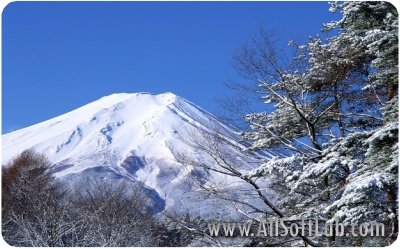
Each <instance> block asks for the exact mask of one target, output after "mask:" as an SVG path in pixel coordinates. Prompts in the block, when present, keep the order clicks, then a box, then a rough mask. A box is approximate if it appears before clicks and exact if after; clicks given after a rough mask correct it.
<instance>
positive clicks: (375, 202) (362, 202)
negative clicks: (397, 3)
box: [2, 2, 398, 246]
mask: <svg viewBox="0 0 400 249" xmlns="http://www.w3.org/2000/svg"><path fill="white" fill-rule="evenodd" d="M329 10H330V11H332V12H340V13H341V19H340V20H338V21H333V22H330V23H327V24H323V32H322V33H321V34H320V35H317V36H315V37H310V38H309V39H308V42H306V43H305V44H302V43H300V44H299V43H298V42H295V41H290V42H289V43H288V44H287V47H285V49H281V46H280V45H279V44H277V42H276V39H274V37H273V36H272V35H271V34H269V33H268V32H266V31H265V30H263V29H261V30H260V32H259V33H258V34H257V35H255V36H254V37H252V38H251V39H250V40H249V41H248V42H247V43H245V44H244V45H243V46H242V47H240V49H239V50H238V52H237V54H236V55H235V56H234V65H235V69H237V71H238V73H239V74H240V75H241V76H243V82H240V83H234V84H231V85H230V86H231V87H232V88H234V89H236V90H238V91H239V92H241V93H243V96H252V97H249V98H252V100H254V99H256V100H258V101H260V103H259V104H262V105H264V106H265V111H264V112H253V111H249V110H248V109H246V110H245V109H241V110H238V109H236V108H233V107H237V106H239V107H240V106H242V107H244V106H245V105H242V104H243V103H242V102H240V103H238V102H236V103H235V102H232V103H231V104H228V105H229V106H231V107H232V108H231V109H230V110H228V111H232V113H230V119H234V118H237V119H242V120H244V121H245V124H246V125H244V126H243V129H242V130H241V131H240V132H238V134H237V137H239V138H240V142H239V143H240V146H235V145H234V144H233V143H232V140H229V141H228V140H227V139H226V138H225V136H224V135H222V134H219V132H218V131H214V132H212V133H209V132H208V131H204V132H199V131H196V132H193V134H192V136H190V138H189V139H185V141H184V142H185V143H186V144H187V145H188V146H191V147H193V148H194V149H195V150H198V151H199V150H200V151H203V152H205V154H207V155H209V160H208V161H207V162H211V163H208V164H205V163H204V162H198V161H196V159H195V158H194V157H190V156H188V155H185V154H184V153H180V152H179V151H173V152H174V154H175V157H176V159H177V160H178V161H179V162H181V163H182V164H185V165H190V166H193V167H198V168H200V169H201V170H207V171H213V172H214V173H216V174H221V175H225V176H228V177H230V179H234V180H235V181H238V182H242V183H243V184H244V185H245V186H247V188H246V191H243V192H242V195H241V196H238V195H237V194H235V195H233V194H232V193H231V192H229V191H224V189H223V188H218V187H217V186H218V185H217V184H213V183H212V181H213V179H212V178H210V179H208V180H209V183H207V184H204V182H205V179H201V183H200V184H199V187H200V191H204V192H205V193H207V194H208V195H209V196H212V198H218V199H223V200H225V201H227V202H230V203H231V204H232V206H233V207H234V208H235V210H237V212H238V213H240V214H241V215H242V217H243V220H257V219H259V218H260V217H263V218H273V217H276V218H287V219H288V220H289V222H296V221H298V220H299V219H300V218H310V219H314V218H318V219H320V220H321V221H324V222H327V221H332V220H335V219H337V220H339V221H340V222H342V223H343V224H345V225H350V224H362V223H364V222H381V223H383V224H385V225H386V227H387V228H390V233H389V234H386V236H385V237H371V236H369V237H368V236H367V237H351V238H349V237H344V238H341V237H335V236H328V237H308V236H299V237H298V238H288V237H278V238H268V239H260V238H253V239H249V238H246V239H243V241H240V240H232V238H212V237H210V236H208V235H207V225H206V223H205V219H203V218H200V217H190V215H189V214H188V215H187V216H186V217H177V216H174V215H171V216H168V215H167V214H166V217H165V218H164V219H162V221H160V218H159V217H157V218H156V217H153V216H152V215H151V214H150V213H149V212H148V210H147V209H146V196H145V195H144V194H143V193H142V192H141V191H140V190H138V189H135V188H132V187H130V186H129V185H125V184H121V185H118V186H109V185H106V184H103V183H102V182H101V181H99V182H95V183H91V184H96V186H95V187H93V188H84V189H87V191H83V192H82V191H78V192H75V193H70V192H68V191H66V190H65V188H64V187H63V186H62V184H61V183H58V182H57V181H56V179H54V178H53V177H52V176H51V175H49V174H47V171H46V169H47V168H48V167H49V166H50V164H51V163H50V162H48V161H47V159H46V158H45V157H44V156H43V155H40V154H36V153H34V152H32V151H26V152H24V153H23V154H21V155H20V156H19V157H17V158H16V159H15V160H14V161H13V162H11V163H10V165H8V166H7V167H5V168H3V174H2V234H3V238H4V239H5V240H6V241H7V242H8V243H9V244H11V245H16V246H188V245H197V246H199V245H200V246H202V245H209V246H210V245H211V246H216V245H242V246H268V245H275V246H280V245H281V246H287V245H297V246H370V245H373V246H385V245H389V244H391V243H392V242H393V241H394V240H395V239H396V238H397V234H398V13H397V11H396V9H395V7H394V6H392V5H391V4H390V3H388V2H337V3H330V9H329ZM323 37H324V38H323ZM233 101H235V100H233ZM237 101H242V99H240V100H237ZM245 101H246V100H245ZM225 104H226V103H225ZM239 109H240V108H239ZM240 127H242V126H240ZM182 139H184V138H182ZM227 145H228V146H227ZM232 146H234V147H235V149H237V150H240V152H241V153H242V154H243V155H246V157H247V158H249V160H250V159H251V160H252V165H253V169H252V170H248V169H247V168H246V169H245V168H244V167H243V165H242V162H241V161H240V160H237V157H236V156H235V154H233V153H231V151H226V149H225V148H227V147H232ZM204 177H206V176H204ZM194 180H199V179H197V178H196V179H194ZM388 231H389V230H388Z"/></svg>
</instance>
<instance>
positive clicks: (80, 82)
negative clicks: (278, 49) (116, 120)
mask: <svg viewBox="0 0 400 249" xmlns="http://www.w3.org/2000/svg"><path fill="white" fill-rule="evenodd" d="M332 19H336V18H335V16H334V15H332V14H331V13H329V12H328V3H327V2H247V3H244V2H171V3H162V2H114V3H111V2H109V3H105V2H103V3H102V2H96V3H90V2H15V3H11V4H9V5H8V6H7V7H6V8H5V9H4V11H3V14H2V20H3V24H2V25H3V34H2V39H3V48H2V51H3V58H2V60H3V68H2V70H3V71H2V72H3V79H2V101H3V102H2V104H3V110H2V126H3V127H2V132H3V133H7V132H10V131H12V130H16V129H20V128H23V127H26V126H29V125H32V124H35V123H38V122H41V121H44V120H46V119H49V118H52V117H55V116H57V115H60V114H63V113H65V112H67V111H71V110H73V109H75V108H77V107H80V106H82V105H84V104H87V103H89V102H91V101H94V100H96V99H98V98H100V97H102V96H105V95H109V94H111V93H116V92H143V91H144V92H152V93H162V92H167V91H169V92H173V93H175V94H177V95H180V96H182V97H184V98H186V99H188V100H190V101H192V102H194V103H196V104H197V105H199V106H201V107H203V108H205V109H206V110H208V111H211V112H218V108H219V107H218V105H217V103H216V102H215V99H216V98H218V97H220V96H222V95H224V94H227V92H228V90H227V89H226V87H225V86H224V85H223V83H224V82H225V81H226V80H228V79H229V78H230V79H237V77H238V75H237V74H236V73H235V72H234V70H233V68H232V56H233V54H234V52H235V50H236V49H237V48H238V46H239V45H240V44H241V43H243V42H245V41H246V40H247V39H248V38H249V37H250V36H251V35H252V34H254V33H255V32H256V31H257V27H258V25H260V24H262V25H263V26H264V27H265V28H266V29H267V30H269V29H273V30H275V33H276V34H277V35H278V36H279V38H280V39H282V40H283V41H287V40H290V39H301V38H306V37H308V35H315V34H317V33H318V32H320V30H321V27H322V23H324V22H328V21H331V20H332Z"/></svg>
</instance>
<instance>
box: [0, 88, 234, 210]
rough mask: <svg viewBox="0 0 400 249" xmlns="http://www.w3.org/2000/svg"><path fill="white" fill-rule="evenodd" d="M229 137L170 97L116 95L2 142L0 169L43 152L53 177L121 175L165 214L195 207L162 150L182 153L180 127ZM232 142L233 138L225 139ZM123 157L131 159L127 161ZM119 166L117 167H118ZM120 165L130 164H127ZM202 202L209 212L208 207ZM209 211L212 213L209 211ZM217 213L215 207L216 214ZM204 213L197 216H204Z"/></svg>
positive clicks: (184, 180)
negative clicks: (161, 202)
mask: <svg viewBox="0 0 400 249" xmlns="http://www.w3.org/2000/svg"><path fill="white" fill-rule="evenodd" d="M188 128H190V129H198V130H201V131H209V132H211V129H214V128H216V129H218V130H219V131H221V132H222V134H226V135H227V136H228V135H230V134H234V131H233V130H232V129H231V128H229V127H227V126H225V125H223V124H222V123H220V122H219V121H218V120H217V119H216V118H215V117H214V116H213V115H211V114H210V113H208V112H206V111H204V110H202V109H201V108H199V107H197V106H196V105H194V104H192V103H190V102H189V101H187V100H185V99H183V98H181V97H179V96H176V95H174V94H173V93H163V94H149V93H119V94H112V95H109V96H106V97H103V98H100V99H98V100H96V101H94V102H92V103H90V104H87V105H85V106H82V107H80V108H78V109H76V110H74V111H71V112H68V113H66V114H64V115H61V116H58V117H55V118H53V119H50V120H47V121H44V122H42V123H39V124H36V125H33V126H30V127H27V128H24V129H21V130H18V131H14V132H11V133H8V134H5V135H3V136H2V141H3V149H2V164H3V165H6V164H7V163H8V162H10V160H12V158H13V157H15V156H17V155H18V154H19V153H21V152H22V151H24V150H26V149H34V150H36V151H38V152H42V153H44V154H45V155H46V156H47V157H48V158H49V159H50V161H51V162H52V163H54V166H53V172H54V175H55V176H56V177H57V178H59V179H68V181H70V180H71V179H74V178H80V177H82V176H83V175H88V176H93V175H101V174H102V173H101V172H107V174H106V173H104V175H103V176H102V177H106V178H110V177H111V178H112V176H110V172H113V174H114V175H115V177H114V178H116V179H117V178H119V177H124V178H126V179H129V180H133V181H139V182H142V183H144V185H145V186H146V187H147V188H150V189H153V190H155V191H156V192H157V194H158V195H159V196H160V197H161V198H163V199H165V202H166V205H167V208H168V207H171V208H172V207H178V208H181V209H182V210H183V211H185V210H191V211H192V209H193V212H195V209H196V208H197V209H199V208H200V207H198V204H197V201H198V200H196V198H201V197H200V196H199V195H198V194H197V193H194V192H195V190H194V186H192V185H191V181H190V177H189V175H190V174H191V168H190V167H189V168H187V167H184V166H183V165H180V164H179V163H177V162H176V161H175V158H174V156H173V154H172V152H171V151H170V149H169V148H170V146H172V147H173V148H174V149H176V150H185V151H187V152H188V153H189V154H191V155H195V156H196V157H199V158H201V157H202V155H201V153H196V154H195V153H194V152H193V151H191V150H190V148H187V147H188V146H187V145H186V144H184V143H183V142H182V141H181V139H180V137H185V136H188V134H187V131H188V130H187V129H188ZM226 139H227V140H228V141H230V142H232V143H233V142H234V141H235V138H234V137H226ZM129 158H131V159H132V158H134V159H135V160H133V159H132V160H131V161H129ZM124 162H125V166H124V167H122V166H121V165H122V164H123V163H124ZM127 162H130V164H129V163H128V164H127ZM205 201H208V202H210V206H212V205H213V203H214V202H212V201H211V200H205ZM209 210H210V212H216V211H217V210H218V208H215V207H213V208H212V207H210V208H209ZM221 210H223V209H221ZM205 211H207V210H200V211H199V212H205Z"/></svg>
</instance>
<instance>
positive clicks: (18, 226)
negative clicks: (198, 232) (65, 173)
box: [2, 151, 190, 247]
mask: <svg viewBox="0 0 400 249" xmlns="http://www.w3.org/2000/svg"><path fill="white" fill-rule="evenodd" d="M50 165H51V163H50V162H49V161H48V160H47V159H46V157H45V156H43V155H41V154H38V153H35V152H33V151H25V152H23V153H22V154H21V155H19V156H18V157H17V158H15V159H14V160H13V161H12V162H11V163H10V164H9V165H7V166H6V167H4V168H3V172H2V173H3V174H2V235H3V238H4V239H5V240H6V242H7V243H9V244H10V245H13V246H28V247H30V246H35V247H36V246H39V247H46V246H57V247H61V246H180V245H186V244H187V243H189V241H190V238H189V237H188V236H185V235H184V234H183V233H181V232H180V231H179V230H177V229H169V228H167V226H166V224H164V223H163V222H161V221H159V220H157V219H156V218H155V217H154V216H152V214H151V213H150V212H149V209H148V205H147V203H146V202H147V197H146V196H145V194H144V193H143V191H142V190H141V189H140V188H137V187H132V186H131V185H128V184H126V183H123V182H122V183H119V184H116V185H110V184H106V183H105V182H103V181H102V180H97V181H93V182H90V183H86V184H85V185H82V186H80V187H75V188H73V189H70V188H65V187H64V185H62V184H61V183H59V182H58V181H57V180H56V179H55V178H54V177H53V176H51V175H50V174H49V173H48V169H49V166H50ZM171 243H172V244H171Z"/></svg>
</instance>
